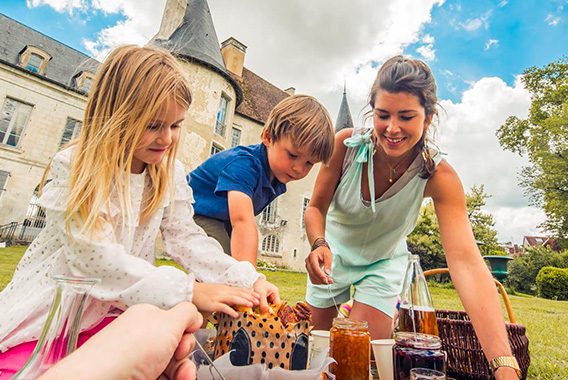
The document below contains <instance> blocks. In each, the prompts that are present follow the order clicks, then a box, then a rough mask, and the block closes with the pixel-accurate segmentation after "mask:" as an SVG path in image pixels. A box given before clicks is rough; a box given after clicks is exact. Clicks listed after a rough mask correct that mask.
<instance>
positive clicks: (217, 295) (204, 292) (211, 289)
mask: <svg viewBox="0 0 568 380" xmlns="http://www.w3.org/2000/svg"><path fill="white" fill-rule="evenodd" d="M192 301H193V303H194V304H195V306H196V307H197V309H198V310H199V311H201V312H207V313H213V312H222V313H225V314H227V315H229V316H231V317H233V318H237V317H238V316H239V313H238V312H237V311H236V310H235V309H233V308H232V307H231V306H235V305H242V306H248V307H254V306H256V305H258V304H259V303H260V296H259V295H258V294H257V293H255V292H254V291H252V290H251V289H245V288H237V287H234V286H228V285H221V284H205V283H202V282H196V283H195V285H194V286H193V300H192Z"/></svg>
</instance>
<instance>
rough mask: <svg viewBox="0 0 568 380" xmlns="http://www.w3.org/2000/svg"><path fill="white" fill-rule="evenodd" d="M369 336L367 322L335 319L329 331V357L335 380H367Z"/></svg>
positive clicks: (369, 359) (369, 358)
mask: <svg viewBox="0 0 568 380" xmlns="http://www.w3.org/2000/svg"><path fill="white" fill-rule="evenodd" d="M370 343H371V335H370V334H369V329H368V325H367V322H365V321H352V320H350V319H347V318H335V319H334V320H333V325H332V327H331V330H330V341H329V356H331V357H332V358H333V359H335V361H336V362H337V363H333V364H331V372H332V373H333V374H334V375H335V378H336V380H368V379H369V366H370V361H371V357H370V355H371V354H370Z"/></svg>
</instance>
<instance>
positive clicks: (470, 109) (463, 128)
mask: <svg viewBox="0 0 568 380" xmlns="http://www.w3.org/2000/svg"><path fill="white" fill-rule="evenodd" d="M441 105H442V107H443V109H444V110H445V112H444V111H442V112H441V119H442V120H441V126H440V128H439V135H438V137H439V138H438V141H439V143H440V147H441V149H442V151H444V152H446V153H448V155H447V160H448V162H449V163H450V164H451V165H452V166H453V167H454V168H455V169H456V171H457V172H458V173H459V175H460V177H461V179H462V182H463V185H464V188H465V189H466V191H469V190H470V189H471V187H472V186H473V185H481V184H483V185H485V190H486V192H487V193H488V194H490V195H491V196H492V197H491V198H489V199H488V201H487V211H491V212H492V214H493V215H494V217H495V221H496V227H497V229H498V232H499V239H500V240H503V241H506V240H507V241H509V240H510V241H514V242H520V240H522V235H523V234H524V235H526V234H528V233H534V232H535V231H536V227H537V225H538V224H540V223H541V222H542V221H543V220H544V217H543V215H542V212H540V211H539V210H538V209H536V208H533V207H528V206H527V204H528V200H527V199H526V197H525V196H524V195H523V189H521V188H520V187H519V185H518V183H519V172H520V169H521V167H522V166H526V165H527V164H528V161H527V160H526V159H525V158H522V157H520V156H518V155H516V154H513V153H511V152H509V151H504V150H503V149H502V148H501V146H500V145H499V142H498V140H497V137H496V136H495V133H496V131H497V129H498V128H499V127H500V126H501V125H502V124H503V123H504V122H505V120H506V118H507V117H508V116H512V115H514V116H518V117H520V118H525V117H527V114H528V109H529V106H530V93H529V92H528V91H527V90H526V89H524V88H523V86H522V83H521V81H520V78H517V81H516V83H515V84H514V85H513V86H508V85H507V84H506V83H505V82H503V80H501V79H500V78H482V79H480V80H479V81H477V82H475V83H474V84H473V85H472V86H471V88H470V89H469V90H467V91H465V92H464V94H463V97H462V99H461V102H459V103H453V102H451V101H449V100H443V101H442V102H441ZM521 218H522V220H523V222H522V223H520V222H519V221H518V220H519V219H521Z"/></svg>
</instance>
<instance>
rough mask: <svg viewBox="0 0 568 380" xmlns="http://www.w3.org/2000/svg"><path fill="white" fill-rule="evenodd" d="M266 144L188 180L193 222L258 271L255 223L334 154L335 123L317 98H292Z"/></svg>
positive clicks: (210, 163)
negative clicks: (294, 183)
mask: <svg viewBox="0 0 568 380" xmlns="http://www.w3.org/2000/svg"><path fill="white" fill-rule="evenodd" d="M261 137H262V143H261V144H257V145H250V146H237V147H235V148H232V149H228V150H225V151H222V152H220V153H217V154H215V155H213V156H211V157H210V158H209V159H207V160H206V161H205V162H204V163H203V164H201V165H200V166H199V167H198V168H197V169H195V170H194V171H192V172H191V173H190V174H189V176H188V181H189V185H190V186H191V188H192V189H193V195H194V197H195V204H194V209H195V217H194V218H195V221H196V222H197V224H198V225H200V226H201V227H202V228H203V229H204V230H205V232H207V234H208V235H209V236H211V237H213V238H215V239H216V240H217V241H218V242H219V243H220V244H221V246H222V247H223V249H224V250H225V252H226V253H227V254H230V255H232V256H233V257H234V258H236V259H237V260H239V261H249V262H250V263H252V264H253V265H254V266H255V267H256V259H257V250H258V231H257V229H256V222H255V219H254V217H255V216H256V215H258V214H260V213H261V212H262V210H263V209H264V208H265V207H266V206H267V205H268V204H269V203H270V202H272V201H273V200H274V199H275V198H276V197H278V196H279V195H281V194H283V193H284V192H286V183H288V182H290V181H297V180H300V179H302V178H304V177H305V176H306V175H308V173H309V172H310V169H311V168H312V167H313V166H314V164H316V163H318V162H320V161H321V162H323V163H327V161H328V160H329V158H330V157H331V154H332V153H333V144H334V138H335V136H334V131H333V123H332V122H331V118H330V117H329V113H328V112H327V110H326V109H325V108H324V107H323V106H322V105H321V104H320V103H319V102H318V101H317V100H316V99H315V98H313V97H311V96H307V95H294V96H290V97H288V98H286V99H284V100H282V101H281V102H280V103H278V104H277V105H276V107H274V109H273V110H272V111H271V112H270V114H269V115H268V119H267V121H266V124H265V125H264V128H263V130H262V134H261Z"/></svg>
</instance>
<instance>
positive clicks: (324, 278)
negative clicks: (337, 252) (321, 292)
mask: <svg viewBox="0 0 568 380" xmlns="http://www.w3.org/2000/svg"><path fill="white" fill-rule="evenodd" d="M332 258H333V256H332V254H331V250H330V249H329V248H328V247H325V246H320V247H318V248H316V249H314V250H313V251H311V252H310V254H309V255H308V257H306V270H307V271H308V275H309V276H310V281H311V282H312V284H314V285H322V284H333V280H332V279H331V277H329V275H330V274H331V261H332Z"/></svg>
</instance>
